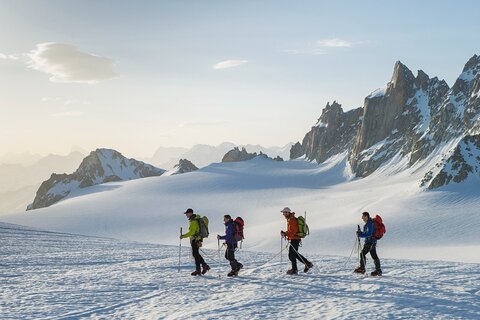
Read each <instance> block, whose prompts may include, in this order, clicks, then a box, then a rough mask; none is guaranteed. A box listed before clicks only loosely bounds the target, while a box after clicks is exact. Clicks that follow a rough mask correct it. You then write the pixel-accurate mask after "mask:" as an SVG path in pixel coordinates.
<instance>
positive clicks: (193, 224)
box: [182, 220, 200, 239]
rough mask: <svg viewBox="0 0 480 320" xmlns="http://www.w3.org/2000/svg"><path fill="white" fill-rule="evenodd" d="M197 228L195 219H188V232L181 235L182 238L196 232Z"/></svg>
mask: <svg viewBox="0 0 480 320" xmlns="http://www.w3.org/2000/svg"><path fill="white" fill-rule="evenodd" d="M199 229H200V228H199V226H198V222H197V221H195V220H192V221H190V224H189V225H188V232H187V233H185V234H184V235H182V239H184V238H188V237H191V236H193V235H195V234H196V233H198V231H199Z"/></svg>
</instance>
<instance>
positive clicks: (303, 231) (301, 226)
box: [296, 216, 310, 238]
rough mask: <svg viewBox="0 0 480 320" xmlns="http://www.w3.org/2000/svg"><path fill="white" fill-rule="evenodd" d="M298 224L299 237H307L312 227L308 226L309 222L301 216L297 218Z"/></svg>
mask: <svg viewBox="0 0 480 320" xmlns="http://www.w3.org/2000/svg"><path fill="white" fill-rule="evenodd" d="M297 225H298V232H297V234H296V236H297V237H300V238H305V237H306V236H308V235H309V234H310V229H309V228H308V225H307V223H306V222H305V218H304V217H302V216H299V217H298V218H297Z"/></svg>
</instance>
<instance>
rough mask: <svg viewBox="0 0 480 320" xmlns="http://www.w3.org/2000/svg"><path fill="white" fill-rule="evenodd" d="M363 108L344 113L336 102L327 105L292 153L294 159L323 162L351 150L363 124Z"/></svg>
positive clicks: (293, 148)
mask: <svg viewBox="0 0 480 320" xmlns="http://www.w3.org/2000/svg"><path fill="white" fill-rule="evenodd" d="M362 113H363V109H362V108H357V109H354V110H350V111H348V112H343V109H342V106H341V105H340V104H338V103H337V102H336V101H334V102H333V103H332V104H331V105H330V103H327V105H326V107H325V108H324V109H323V111H322V115H321V116H320V118H319V119H318V121H317V123H316V124H315V125H314V126H313V127H312V129H311V130H310V132H308V133H307V134H306V135H305V137H304V138H303V141H302V144H301V145H300V143H298V142H297V144H295V145H294V146H293V147H292V149H291V151H290V156H291V158H292V159H294V158H298V157H301V156H303V155H305V156H306V158H307V159H308V160H316V161H317V162H323V161H325V160H326V159H328V158H330V157H331V156H333V155H335V154H338V153H342V152H344V151H345V150H348V149H350V147H351V146H352V144H353V141H354V138H355V134H356V133H357V131H358V128H359V126H360V124H361V119H362Z"/></svg>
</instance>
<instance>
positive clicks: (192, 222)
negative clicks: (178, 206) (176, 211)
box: [180, 208, 210, 276]
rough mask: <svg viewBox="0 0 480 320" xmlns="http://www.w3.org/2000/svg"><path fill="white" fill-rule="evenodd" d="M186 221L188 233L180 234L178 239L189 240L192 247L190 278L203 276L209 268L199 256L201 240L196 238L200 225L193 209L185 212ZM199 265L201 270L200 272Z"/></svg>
mask: <svg viewBox="0 0 480 320" xmlns="http://www.w3.org/2000/svg"><path fill="white" fill-rule="evenodd" d="M184 213H185V215H186V216H187V219H188V220H189V225H188V232H187V233H185V234H182V235H181V236H180V239H184V238H190V244H191V245H192V255H193V258H194V259H195V271H193V272H192V276H199V275H201V274H205V273H206V272H207V271H208V270H210V267H209V266H208V264H206V263H205V260H204V259H203V257H202V256H201V255H200V247H201V246H202V240H203V239H202V238H201V237H199V236H198V234H199V233H200V225H199V224H198V221H197V219H195V215H194V214H193V209H191V208H188V209H187V210H186V211H185V212H184ZM200 265H201V266H202V270H201V271H200Z"/></svg>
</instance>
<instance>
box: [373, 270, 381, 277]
mask: <svg viewBox="0 0 480 320" xmlns="http://www.w3.org/2000/svg"><path fill="white" fill-rule="evenodd" d="M370 275H371V276H374V277H375V276H381V275H382V270H375V271H373V272H372V273H370Z"/></svg>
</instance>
